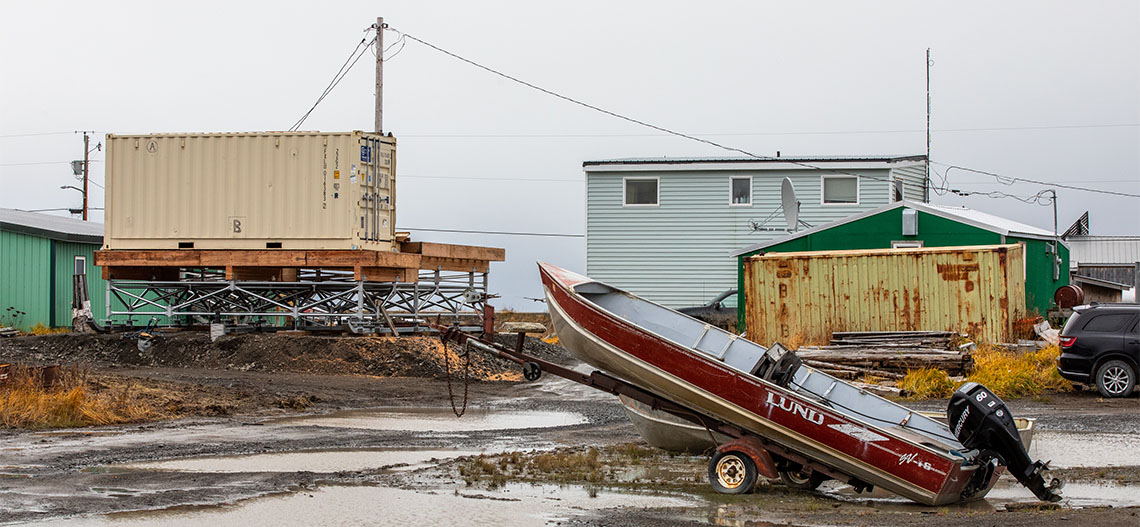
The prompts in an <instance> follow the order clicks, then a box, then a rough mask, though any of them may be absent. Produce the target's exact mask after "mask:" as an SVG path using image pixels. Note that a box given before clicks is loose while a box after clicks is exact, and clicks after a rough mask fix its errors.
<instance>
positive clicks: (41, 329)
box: [28, 322, 71, 336]
mask: <svg viewBox="0 0 1140 527" xmlns="http://www.w3.org/2000/svg"><path fill="white" fill-rule="evenodd" d="M70 332H71V329H69V328H49V327H47V326H45V325H43V323H41V322H36V325H34V326H32V327H31V329H29V330H28V333H30V334H32V335H37V336H38V335H55V334H57V333H70Z"/></svg>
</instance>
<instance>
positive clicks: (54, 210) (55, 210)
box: [13, 207, 103, 212]
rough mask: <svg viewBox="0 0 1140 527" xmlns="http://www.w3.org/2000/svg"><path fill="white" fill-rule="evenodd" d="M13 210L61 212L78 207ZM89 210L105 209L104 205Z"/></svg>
mask: <svg viewBox="0 0 1140 527" xmlns="http://www.w3.org/2000/svg"><path fill="white" fill-rule="evenodd" d="M13 210H18V211H20V212H59V211H65V210H78V209H73V208H72V207H57V208H54V209H13ZM87 210H103V207H87Z"/></svg>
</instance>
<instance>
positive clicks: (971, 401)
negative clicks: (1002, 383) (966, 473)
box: [946, 382, 1062, 501]
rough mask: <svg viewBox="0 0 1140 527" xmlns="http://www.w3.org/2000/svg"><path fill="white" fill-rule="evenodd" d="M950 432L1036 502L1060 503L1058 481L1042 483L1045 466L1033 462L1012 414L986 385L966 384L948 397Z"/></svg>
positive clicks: (1038, 462)
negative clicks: (996, 463) (990, 459)
mask: <svg viewBox="0 0 1140 527" xmlns="http://www.w3.org/2000/svg"><path fill="white" fill-rule="evenodd" d="M946 413H947V416H948V417H949V424H950V430H952V431H953V432H954V436H955V437H957V438H958V441H959V442H961V443H962V445H964V446H965V447H966V448H969V449H976V450H978V451H980V452H981V453H982V456H983V457H984V456H985V455H986V454H991V455H994V456H996V457H997V458H998V459H1000V460H1001V462H1002V464H1004V465H1005V466H1006V468H1007V469H1008V470H1009V473H1010V474H1013V476H1014V477H1016V478H1017V481H1019V482H1021V484H1022V485H1024V486H1025V487H1026V488H1028V489H1029V490H1031V491H1033V494H1034V495H1036V496H1037V498H1038V499H1041V500H1043V501H1059V500H1060V499H1061V494H1060V492H1059V491H1060V488H1061V486H1062V484H1061V482H1060V481H1059V480H1056V479H1053V480H1051V481H1050V482H1049V484H1048V485H1046V483H1045V479H1046V472H1047V471H1048V469H1049V466H1048V464H1046V463H1042V462H1040V461H1036V462H1035V461H1033V460H1031V459H1030V458H1029V454H1028V453H1027V452H1026V451H1025V447H1024V446H1023V445H1022V443H1021V435H1020V434H1019V433H1018V432H1017V425H1016V424H1015V423H1014V420H1013V415H1012V414H1010V412H1009V408H1008V407H1007V406H1006V405H1005V403H1004V402H1002V400H1001V399H1000V398H998V396H996V395H994V394H993V393H992V392H990V391H989V390H988V389H987V388H986V387H985V386H982V385H980V384H978V383H976V382H968V383H966V384H964V385H962V387H961V388H958V391H956V392H954V395H953V396H951V397H950V405H949V408H947V411H946Z"/></svg>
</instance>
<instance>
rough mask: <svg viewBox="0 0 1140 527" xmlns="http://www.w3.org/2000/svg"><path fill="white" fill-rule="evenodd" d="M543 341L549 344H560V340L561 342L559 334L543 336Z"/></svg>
mask: <svg viewBox="0 0 1140 527" xmlns="http://www.w3.org/2000/svg"><path fill="white" fill-rule="evenodd" d="M542 341H543V342H545V343H547V344H558V342H559V340H558V335H551V336H549V337H543V338H542Z"/></svg>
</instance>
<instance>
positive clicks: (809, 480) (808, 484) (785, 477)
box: [780, 465, 827, 490]
mask: <svg viewBox="0 0 1140 527" xmlns="http://www.w3.org/2000/svg"><path fill="white" fill-rule="evenodd" d="M797 467H798V468H796V469H794V470H781V471H780V481H783V482H784V485H787V486H789V487H792V488H794V489H802V490H815V489H817V488H819V485H820V484H821V483H823V481H824V480H825V479H827V478H826V477H825V476H823V475H822V474H820V473H818V472H812V473H810V474H807V473H805V472H804V470H803V468H802V467H799V466H798V465H797Z"/></svg>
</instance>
